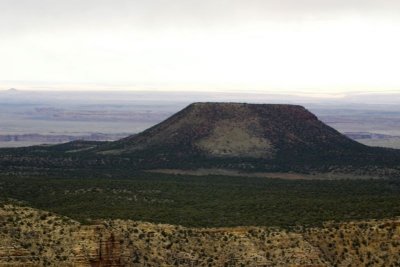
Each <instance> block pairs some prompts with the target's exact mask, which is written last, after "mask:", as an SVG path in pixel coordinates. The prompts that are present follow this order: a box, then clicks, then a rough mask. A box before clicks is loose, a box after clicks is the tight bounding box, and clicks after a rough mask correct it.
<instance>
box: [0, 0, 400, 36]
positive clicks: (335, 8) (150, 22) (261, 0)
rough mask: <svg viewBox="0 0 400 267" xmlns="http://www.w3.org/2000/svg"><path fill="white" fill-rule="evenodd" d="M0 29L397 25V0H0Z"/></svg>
mask: <svg viewBox="0 0 400 267" xmlns="http://www.w3.org/2000/svg"><path fill="white" fill-rule="evenodd" d="M0 10H1V12H2V14H1V16H0V30H1V31H6V32H8V33H9V32H14V33H18V32H19V31H21V32H26V31H35V30H38V31H41V30H46V29H54V28H58V29H63V28H76V27H81V28H89V29H93V28H101V27H134V28H140V29H143V30H147V29H149V30H162V29H164V28H169V27H175V28H177V27H195V28H202V27H205V28H209V27H219V26H221V27H229V26H232V27H234V26H236V25H240V24H242V23H249V21H250V22H251V21H276V20H277V21H279V20H283V21H287V20H300V21H301V20H309V19H317V20H319V19H321V20H323V19H335V17H337V16H352V15H354V16H361V17H363V16H366V17H374V16H375V17H379V16H382V17H386V19H388V18H389V19H390V18H391V17H392V19H394V20H397V19H398V18H397V14H398V12H399V11H400V1H398V0H274V1H271V0H140V1H138V0H130V1H129V0H0Z"/></svg>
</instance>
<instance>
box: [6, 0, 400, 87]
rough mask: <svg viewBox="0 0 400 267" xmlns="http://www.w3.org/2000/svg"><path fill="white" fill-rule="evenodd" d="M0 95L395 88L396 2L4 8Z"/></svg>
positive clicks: (54, 0)
mask: <svg viewBox="0 0 400 267" xmlns="http://www.w3.org/2000/svg"><path fill="white" fill-rule="evenodd" d="M0 12H1V13H0V89H5V88H8V87H23V88H29V87H34V86H42V87H46V86H48V87H49V88H51V87H52V86H56V85H57V86H59V87H60V88H69V87H71V88H72V87H73V86H75V87H77V88H84V87H85V88H89V87H93V88H94V87H96V86H100V87H102V86H103V87H105V88H125V89H130V88H132V89H138V88H139V89H142V88H153V89H154V88H158V89H162V88H167V89H176V90H182V89H192V90H199V89H201V90H214V89H220V90H250V89H251V90H264V91H279V90H281V91H302V90H303V91H304V90H305V91H318V90H320V91H324V92H345V91H371V90H372V91H385V90H391V91H396V90H400V75H399V69H400V48H399V47H400V1H399V0H196V1H195V0H141V1H139V0H0Z"/></svg>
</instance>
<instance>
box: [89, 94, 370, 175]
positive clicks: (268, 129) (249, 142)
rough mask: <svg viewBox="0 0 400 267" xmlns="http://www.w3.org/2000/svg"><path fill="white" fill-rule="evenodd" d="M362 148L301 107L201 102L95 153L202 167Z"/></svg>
mask: <svg viewBox="0 0 400 267" xmlns="http://www.w3.org/2000/svg"><path fill="white" fill-rule="evenodd" d="M366 149H368V148H367V147H366V146H364V145H361V144H359V143H357V142H355V141H353V140H351V139H349V138H347V137H346V136H344V135H342V134H340V133H339V132H337V131H336V130H334V129H333V128H331V127H329V126H327V125H325V124H324V123H323V122H321V121H320V120H318V118H317V117H316V116H315V115H314V114H312V113H311V112H309V111H308V110H307V109H305V108H304V107H302V106H298V105H283V104H245V103H208V102H207V103H194V104H191V105H189V106H188V107H186V108H184V109H183V110H181V111H180V112H178V113H176V114H175V115H173V116H171V117H170V118H168V119H167V120H165V121H163V122H161V123H160V124H157V125H155V126H154V127H152V128H150V129H148V130H146V131H144V132H142V133H140V134H137V135H135V136H130V137H127V138H124V139H121V140H120V141H117V142H114V143H111V144H110V145H107V146H104V147H102V148H101V149H99V150H98V151H97V153H99V154H102V155H114V156H115V155H136V156H138V157H140V158H141V159H142V160H143V162H148V161H151V162H160V161H162V162H164V163H168V164H172V165H178V164H179V163H182V164H183V163H184V162H191V164H194V165H196V166H200V167H202V165H201V164H202V163H205V162H207V164H205V165H207V166H209V164H211V165H215V167H222V165H223V166H224V167H227V166H228V165H232V166H233V165H237V164H238V162H241V163H242V165H243V166H244V165H246V164H247V165H248V164H250V162H251V164H250V165H254V162H257V165H258V166H260V164H261V165H266V164H267V165H268V166H272V165H273V166H278V165H280V166H283V165H285V166H286V165H289V164H303V163H304V162H305V161H310V160H311V161H312V160H321V159H327V158H330V157H333V158H335V159H337V160H339V157H343V156H346V155H350V154H354V153H358V152H360V151H364V150H366ZM174 162H175V163H176V164H174ZM221 162H223V163H221ZM307 164H311V165H312V164H313V163H312V162H308V163H307ZM220 165H221V166H220ZM285 168H286V167H285Z"/></svg>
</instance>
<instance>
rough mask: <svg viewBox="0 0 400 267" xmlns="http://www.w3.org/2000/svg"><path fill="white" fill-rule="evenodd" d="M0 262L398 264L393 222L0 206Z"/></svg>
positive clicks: (398, 231)
mask: <svg viewBox="0 0 400 267" xmlns="http://www.w3.org/2000/svg"><path fill="white" fill-rule="evenodd" d="M0 224H1V228H0V229H1V230H0V266H82V267H93V266H397V265H396V264H398V263H399V261H400V221H399V220H398V219H394V220H381V221H364V222H351V223H340V224H333V223H331V224H326V225H325V226H324V227H321V228H310V229H297V230H292V231H285V230H282V229H276V228H261V227H236V228H211V229H198V228H184V227H180V226H172V225H160V224H151V223H144V222H134V221H121V220H114V221H99V222H93V225H80V224H79V223H77V222H74V221H72V220H69V219H68V218H64V217H59V216H57V215H55V214H51V213H48V212H44V211H39V210H35V209H31V208H27V207H19V206H15V205H4V206H3V207H2V208H1V209H0Z"/></svg>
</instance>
